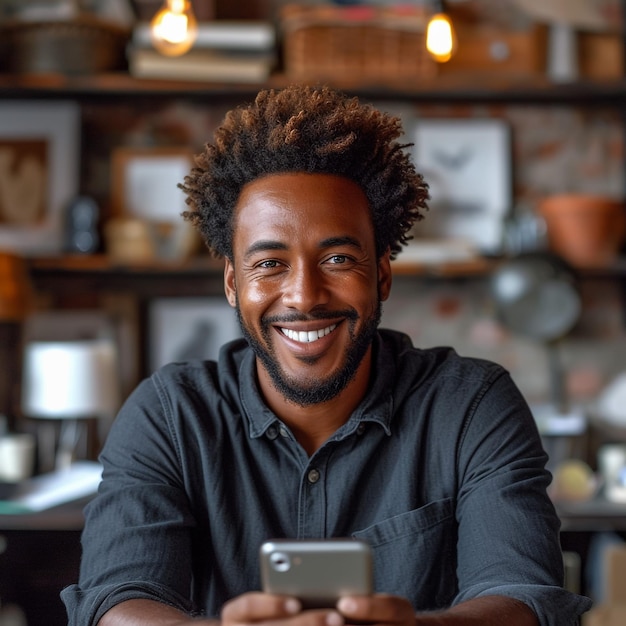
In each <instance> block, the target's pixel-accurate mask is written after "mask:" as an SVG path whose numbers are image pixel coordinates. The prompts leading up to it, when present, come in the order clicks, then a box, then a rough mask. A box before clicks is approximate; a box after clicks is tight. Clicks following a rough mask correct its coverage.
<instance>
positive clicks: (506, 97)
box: [0, 74, 626, 540]
mask: <svg viewBox="0 0 626 626" xmlns="http://www.w3.org/2000/svg"><path fill="white" fill-rule="evenodd" d="M288 82H289V80H288V79H287V78H286V77H285V76H281V75H276V76H274V77H272V79H271V80H270V81H269V82H268V83H267V84H265V85H237V84H204V83H188V82H175V81H157V80H137V79H134V78H132V77H130V76H128V75H126V74H105V75H98V76H80V77H79V76H74V77H72V76H58V75H54V76H38V77H17V76H2V75H0V99H3V100H21V99H38V100H61V99H63V100H76V101H78V102H79V103H80V104H84V105H95V106H106V105H107V104H108V103H125V102H133V103H137V104H138V105H140V106H147V107H150V106H152V103H155V106H156V105H157V104H161V103H165V102H169V101H177V100H182V101H189V102H196V103H202V104H208V105H215V104H220V103H225V104H231V103H237V102H240V101H243V100H250V99H252V98H253V97H254V95H255V94H256V93H257V92H258V90H259V89H260V88H262V87H275V88H280V87H282V86H285V85H286V84H288ZM335 86H337V87H339V88H341V89H343V90H344V91H346V92H347V93H349V94H352V95H358V96H359V97H361V98H363V99H371V100H386V101H398V102H410V103H415V104H425V105H429V104H444V105H477V104H484V105H522V106H526V105H537V106H560V105H561V106H573V107H585V108H596V107H610V108H614V109H616V110H619V111H621V112H623V115H624V116H626V79H625V80H616V81H606V82H577V83H573V84H566V85H553V84H550V83H549V82H548V81H546V80H542V79H537V80H532V81H531V80H527V81H524V82H518V81H515V80H507V79H505V78H499V79H487V78H484V77H482V78H477V77H475V76H471V75H465V76H463V77H457V78H453V77H450V76H442V77H439V78H437V79H435V80H431V81H423V82H421V83H420V84H416V85H406V84H402V85H398V84H396V85H394V84H386V85H380V84H377V85H368V84H361V83H357V82H354V83H345V84H337V85H335ZM625 119H626V118H625ZM625 167H626V166H625ZM496 263H498V259H476V260H475V261H471V262H469V263H461V264H439V265H434V266H433V265H417V264H413V263H405V262H403V261H402V258H401V256H400V258H399V260H398V261H397V262H395V265H394V271H395V272H396V273H397V274H398V275H402V276H409V277H413V276H414V277H416V278H428V279H436V280H448V279H456V278H464V279H465V278H470V279H471V278H482V277H484V276H486V275H488V273H489V272H490V270H491V269H492V268H493V265H494V264H496ZM29 265H30V270H31V276H32V280H33V284H34V286H35V289H36V291H37V292H40V293H42V294H45V295H46V296H49V297H51V298H52V299H57V300H59V301H63V300H65V299H70V298H71V297H73V296H75V295H76V294H84V293H95V294H98V295H101V294H106V293H117V294H123V295H124V297H132V298H133V300H134V302H135V303H136V307H137V311H138V315H142V314H143V313H145V308H146V303H147V302H149V300H150V299H151V298H154V297H163V296H165V297H170V296H174V297H178V296H181V297H184V296H202V295H218V294H222V293H223V282H222V264H221V262H220V261H215V260H213V259H210V258H209V257H208V256H202V257H198V258H195V259H192V260H189V261H186V262H181V263H165V262H154V263H148V264H142V265H132V266H131V265H123V264H118V263H115V262H113V261H112V260H111V259H109V258H108V257H106V256H104V255H90V256H59V257H52V258H49V257H45V258H44V257H41V258H32V259H30V260H29ZM583 274H584V276H585V277H587V278H591V279H593V278H594V276H597V277H603V278H605V277H607V276H608V277H611V278H615V279H616V280H619V281H620V282H621V284H622V286H623V289H622V290H623V293H624V302H625V307H624V308H625V311H626V258H622V259H620V260H619V261H618V262H617V263H615V264H614V265H612V266H611V267H609V268H604V269H602V270H598V269H585V270H583ZM625 320H626V313H625ZM558 510H559V513H560V515H561V517H562V520H563V530H564V531H566V532H574V533H575V532H578V531H581V532H589V531H593V530H596V529H600V530H604V529H606V528H609V529H613V530H619V531H626V509H625V508H622V507H620V506H619V505H615V506H613V505H611V504H610V503H606V502H604V501H600V502H591V503H588V504H585V505H582V504H581V505H578V504H576V505H560V506H559V507H558ZM72 530H73V531H74V532H75V533H76V530H77V529H76V528H75V527H74V526H72ZM75 538H76V537H74V540H75Z"/></svg>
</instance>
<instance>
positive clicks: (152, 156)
mask: <svg viewBox="0 0 626 626" xmlns="http://www.w3.org/2000/svg"><path fill="white" fill-rule="evenodd" d="M192 165H193V153H192V151H191V149H190V148H187V147H150V148H132V147H120V148H116V149H114V150H113V153H112V156H111V212H112V214H113V215H114V216H127V217H129V216H130V217H137V218H140V219H144V220H147V221H158V222H173V221H177V220H179V219H182V218H180V214H181V213H182V212H183V211H184V210H185V208H186V205H185V196H184V193H183V192H182V190H180V189H178V184H179V183H182V182H183V180H184V178H185V176H186V175H187V174H188V173H189V171H190V169H191V167H192Z"/></svg>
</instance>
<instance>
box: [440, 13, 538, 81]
mask: <svg viewBox="0 0 626 626" xmlns="http://www.w3.org/2000/svg"><path fill="white" fill-rule="evenodd" d="M455 28H456V33H457V40H458V45H457V51H456V54H455V55H454V56H453V57H452V59H450V61H448V63H445V64H443V65H442V67H441V70H440V71H441V73H442V74H455V73H456V74H460V73H471V74H478V75H497V76H507V77H511V78H524V77H537V76H544V75H545V71H546V58H547V35H548V33H547V29H546V28H545V27H544V26H540V25H536V26H533V27H532V28H529V29H528V30H519V31H515V30H503V29H501V28H497V27H495V26H492V25H489V24H476V25H473V24H471V25H470V24H464V23H457V24H455Z"/></svg>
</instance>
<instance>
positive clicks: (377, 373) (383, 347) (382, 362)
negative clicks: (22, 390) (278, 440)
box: [239, 333, 398, 438]
mask: <svg viewBox="0 0 626 626" xmlns="http://www.w3.org/2000/svg"><path fill="white" fill-rule="evenodd" d="M373 348H374V350H373V360H372V362H373V368H372V386H371V387H370V389H369V391H368V393H367V394H366V396H365V397H364V398H363V400H362V402H361V403H360V404H359V406H358V407H357V408H356V410H355V411H354V412H353V414H352V415H351V416H350V418H349V420H348V421H347V422H346V424H344V426H342V427H341V429H340V431H341V433H342V434H343V435H347V434H349V433H352V432H354V431H355V430H356V429H357V428H358V427H359V425H360V424H361V423H362V422H374V423H377V424H380V426H382V428H383V429H384V431H385V433H386V434H387V435H391V419H392V416H393V407H394V396H393V381H394V380H395V379H396V371H397V369H398V365H397V363H396V360H397V359H396V358H394V357H393V356H392V354H391V352H392V350H391V346H390V345H389V343H388V342H386V341H385V340H384V339H383V337H382V336H381V335H380V333H378V334H377V335H376V337H375V338H374V344H373ZM239 396H240V399H241V404H242V406H243V410H244V413H245V416H246V418H247V420H248V423H249V425H250V437H252V438H256V437H261V436H263V435H264V434H265V433H266V431H267V429H268V428H269V427H270V426H272V425H274V426H275V425H276V424H277V423H278V424H280V420H279V419H278V418H277V417H276V415H275V414H274V413H273V412H272V411H271V410H270V409H269V408H268V407H267V405H266V404H265V402H264V401H263V399H262V397H261V394H260V392H259V387H258V380H257V375H256V359H255V356H254V352H253V351H252V349H250V348H248V349H247V350H246V352H245V355H244V357H243V359H242V360H241V362H240V365H239ZM337 434H339V431H338V433H337Z"/></svg>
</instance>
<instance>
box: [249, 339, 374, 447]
mask: <svg viewBox="0 0 626 626" xmlns="http://www.w3.org/2000/svg"><path fill="white" fill-rule="evenodd" d="M371 358H372V357H371V350H370V352H368V353H367V354H366V355H365V357H364V358H363V361H362V363H361V365H360V366H359V369H358V371H357V374H356V376H355V378H354V379H353V380H351V381H350V382H349V383H348V385H347V386H346V388H345V389H344V390H343V391H341V393H339V394H338V395H337V396H335V397H334V398H333V399H332V400H329V401H328V402H322V403H319V404H311V405H307V406H300V405H299V404H295V403H294V402H292V401H290V400H287V399H286V398H285V397H284V396H283V395H282V394H281V393H280V392H279V391H278V390H277V389H276V387H275V386H274V384H273V383H272V381H271V379H270V377H269V375H268V374H267V372H266V371H265V369H264V368H263V367H262V366H261V365H259V363H258V362H257V372H258V378H259V386H260V390H261V393H262V395H263V398H264V400H265V402H266V403H267V405H268V406H269V408H270V409H271V410H272V411H273V412H274V413H275V414H276V416H277V417H278V418H279V419H280V420H281V421H282V422H284V423H285V424H286V425H287V426H288V427H289V428H290V429H291V431H292V432H293V434H294V436H295V437H296V439H297V440H298V443H300V445H301V446H302V447H303V448H304V449H305V450H306V452H307V454H308V455H309V456H311V455H312V454H313V453H314V452H315V451H316V450H317V449H318V448H320V447H321V446H322V444H323V443H324V442H325V441H327V440H328V438H329V437H331V436H332V435H333V433H335V432H336V431H337V430H338V429H339V428H340V427H341V426H343V424H345V423H346V422H347V421H348V419H349V418H350V416H351V415H352V412H353V411H354V410H355V409H356V407H357V406H358V405H359V404H360V402H361V400H362V399H363V397H364V396H365V394H366V393H367V390H368V387H369V380H370V371H371Z"/></svg>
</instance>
